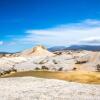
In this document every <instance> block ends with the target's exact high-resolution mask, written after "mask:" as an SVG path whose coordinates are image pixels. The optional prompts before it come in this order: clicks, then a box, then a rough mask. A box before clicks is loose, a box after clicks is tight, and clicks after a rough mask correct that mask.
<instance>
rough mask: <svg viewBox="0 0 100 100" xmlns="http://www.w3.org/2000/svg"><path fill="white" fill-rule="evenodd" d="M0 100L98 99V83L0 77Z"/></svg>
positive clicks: (99, 92) (99, 90) (99, 99)
mask: <svg viewBox="0 0 100 100" xmlns="http://www.w3.org/2000/svg"><path fill="white" fill-rule="evenodd" d="M0 100H100V85H88V84H79V83H74V82H66V81H61V80H55V79H42V78H34V77H23V78H5V79H0Z"/></svg>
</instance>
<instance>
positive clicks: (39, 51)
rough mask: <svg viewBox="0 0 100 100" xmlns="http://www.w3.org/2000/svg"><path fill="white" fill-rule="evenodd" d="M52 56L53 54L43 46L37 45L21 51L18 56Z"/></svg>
mask: <svg viewBox="0 0 100 100" xmlns="http://www.w3.org/2000/svg"><path fill="white" fill-rule="evenodd" d="M44 55H47V56H52V55H53V54H52V53H51V52H49V51H48V50H47V49H46V48H45V47H44V46H41V45H39V46H37V47H34V48H32V49H28V50H25V51H23V52H21V54H20V56H28V57H29V56H44Z"/></svg>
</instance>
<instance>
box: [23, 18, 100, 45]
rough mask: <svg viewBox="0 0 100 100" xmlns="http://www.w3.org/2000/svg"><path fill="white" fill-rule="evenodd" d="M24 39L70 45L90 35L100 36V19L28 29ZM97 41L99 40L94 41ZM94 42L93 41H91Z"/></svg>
mask: <svg viewBox="0 0 100 100" xmlns="http://www.w3.org/2000/svg"><path fill="white" fill-rule="evenodd" d="M26 33H27V34H28V35H27V36H26V37H25V38H23V39H22V40H23V41H25V42H34V41H35V42H37V43H41V44H46V45H70V44H75V43H82V42H80V41H81V40H83V39H85V38H86V39H87V38H90V37H100V21H99V20H92V19H87V20H84V21H81V22H79V23H69V24H66V25H59V26H56V27H53V28H50V29H43V30H27V31H26ZM94 42H97V41H94ZM91 43H93V42H91Z"/></svg>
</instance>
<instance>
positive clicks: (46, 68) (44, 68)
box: [41, 66, 49, 70]
mask: <svg viewBox="0 0 100 100" xmlns="http://www.w3.org/2000/svg"><path fill="white" fill-rule="evenodd" d="M41 69H43V70H49V68H48V67H46V66H42V67H41Z"/></svg>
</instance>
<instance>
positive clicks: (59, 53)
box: [54, 51, 62, 55]
mask: <svg viewBox="0 0 100 100" xmlns="http://www.w3.org/2000/svg"><path fill="white" fill-rule="evenodd" d="M54 54H56V55H61V54H62V52H58V51H57V52H54Z"/></svg>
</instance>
